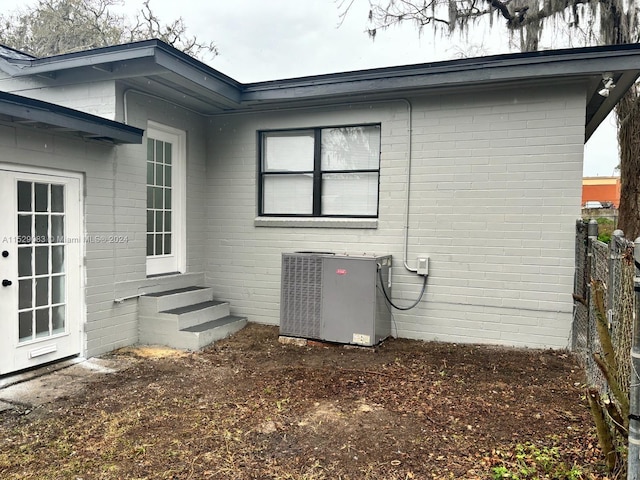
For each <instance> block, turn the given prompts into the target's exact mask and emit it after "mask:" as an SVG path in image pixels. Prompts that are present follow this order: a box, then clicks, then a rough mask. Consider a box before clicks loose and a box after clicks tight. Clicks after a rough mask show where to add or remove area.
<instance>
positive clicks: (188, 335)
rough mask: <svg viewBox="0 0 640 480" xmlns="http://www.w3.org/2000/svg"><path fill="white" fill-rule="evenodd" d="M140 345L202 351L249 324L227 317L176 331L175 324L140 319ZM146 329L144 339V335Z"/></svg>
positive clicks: (231, 316) (236, 318)
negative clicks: (157, 345)
mask: <svg viewBox="0 0 640 480" xmlns="http://www.w3.org/2000/svg"><path fill="white" fill-rule="evenodd" d="M140 320H141V322H140V325H141V332H140V343H142V344H159V345H166V346H168V347H172V348H180V349H185V350H200V349H202V348H204V347H206V346H207V345H210V344H212V343H213V342H216V341H218V340H222V339H223V338H226V337H228V336H230V335H232V334H233V333H235V332H237V331H238V330H240V329H242V328H243V327H244V326H245V325H246V324H247V319H246V318H244V317H237V316H235V315H227V316H225V317H222V318H218V319H216V320H211V321H208V322H205V323H201V324H199V325H194V326H191V327H187V328H185V329H181V330H175V323H174V322H171V321H169V320H166V319H164V320H158V319H154V318H151V319H150V318H146V319H142V318H141V319H140ZM142 329H144V332H145V333H144V337H143V334H142Z"/></svg>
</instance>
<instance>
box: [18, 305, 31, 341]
mask: <svg viewBox="0 0 640 480" xmlns="http://www.w3.org/2000/svg"><path fill="white" fill-rule="evenodd" d="M32 337H33V312H32V311H31V310H29V311H27V312H20V313H19V314H18V338H19V340H20V341H21V342H25V341H28V340H31V338H32Z"/></svg>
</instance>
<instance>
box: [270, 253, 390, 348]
mask: <svg viewBox="0 0 640 480" xmlns="http://www.w3.org/2000/svg"><path fill="white" fill-rule="evenodd" d="M378 269H380V272H379V273H378ZM390 269H391V255H384V256H371V255H333V254H328V253H304V252H299V253H284V254H282V281H281V302H280V335H284V336H292V337H302V338H309V339H316V340H323V341H330V342H337V343H347V344H355V345H365V346H372V345H376V344H378V343H379V342H380V341H382V340H383V339H384V338H386V337H388V336H389V335H391V311H390V309H389V307H388V306H387V304H386V302H385V299H384V294H383V293H382V290H381V288H382V285H380V277H382V281H383V282H384V288H385V290H386V291H387V294H388V295H389V296H390V295H391V282H390V277H389V275H390Z"/></svg>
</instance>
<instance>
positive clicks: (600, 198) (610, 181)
mask: <svg viewBox="0 0 640 480" xmlns="http://www.w3.org/2000/svg"><path fill="white" fill-rule="evenodd" d="M594 201H597V202H600V203H602V204H605V202H606V203H611V204H613V206H614V207H615V208H618V205H619V204H620V177H584V178H583V179H582V205H583V206H584V204H585V203H587V202H594Z"/></svg>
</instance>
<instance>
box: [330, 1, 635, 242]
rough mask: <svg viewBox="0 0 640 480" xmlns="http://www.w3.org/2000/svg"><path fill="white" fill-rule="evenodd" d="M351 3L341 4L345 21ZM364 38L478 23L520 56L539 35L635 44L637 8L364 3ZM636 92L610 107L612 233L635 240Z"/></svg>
mask: <svg viewBox="0 0 640 480" xmlns="http://www.w3.org/2000/svg"><path fill="white" fill-rule="evenodd" d="M355 1H357V0H344V1H343V3H342V15H347V14H348V12H349V10H350V8H351V6H352V5H353V3H354V2H355ZM369 5H370V8H369V17H368V21H369V27H368V33H369V35H370V36H371V37H373V38H375V36H376V33H377V32H378V31H379V30H381V29H382V30H384V29H388V28H390V27H392V26H394V25H397V24H399V23H404V22H410V23H413V24H415V26H416V27H417V29H418V30H419V31H422V30H424V29H425V28H430V29H432V30H433V31H434V32H436V33H440V34H442V35H444V36H450V35H453V34H454V33H463V34H466V33H471V32H472V30H473V29H474V28H475V27H477V26H480V25H481V24H482V22H489V25H491V26H492V27H493V28H502V29H503V30H504V31H506V32H507V33H508V34H509V35H508V37H505V38H509V39H510V41H511V46H515V48H516V49H518V50H520V51H524V52H526V51H535V50H539V49H541V48H542V47H543V45H541V43H540V41H541V38H543V33H544V32H547V33H548V35H549V36H550V37H559V36H564V40H565V41H566V43H565V45H567V46H573V45H575V44H576V43H577V44H578V45H580V46H588V45H621V44H627V43H637V42H638V41H639V40H640V21H639V16H640V3H639V2H637V1H635V0H369ZM639 105H640V92H639V89H638V84H636V85H635V86H634V87H632V88H631V89H630V90H629V92H628V93H627V95H625V97H624V98H623V99H622V100H621V102H620V103H619V104H618V106H617V107H616V118H617V123H618V144H619V147H620V167H619V168H620V178H621V196H620V206H619V217H618V227H619V228H620V229H622V230H623V231H624V233H625V235H626V236H627V238H631V239H635V238H637V237H638V236H640V108H639Z"/></svg>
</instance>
